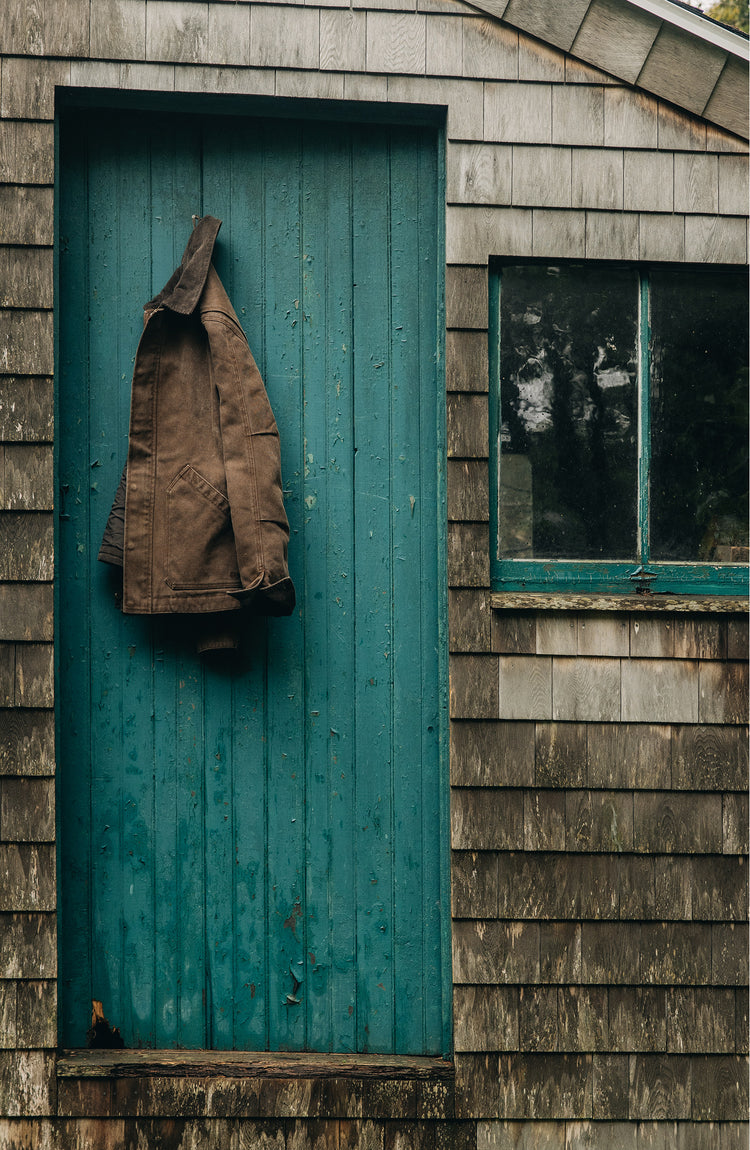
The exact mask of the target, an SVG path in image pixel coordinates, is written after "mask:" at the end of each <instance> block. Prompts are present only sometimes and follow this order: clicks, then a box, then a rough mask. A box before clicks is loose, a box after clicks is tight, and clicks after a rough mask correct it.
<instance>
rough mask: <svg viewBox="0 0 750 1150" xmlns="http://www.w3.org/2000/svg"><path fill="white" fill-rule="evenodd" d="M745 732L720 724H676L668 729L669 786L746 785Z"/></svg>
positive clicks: (732, 787) (716, 787)
mask: <svg viewBox="0 0 750 1150" xmlns="http://www.w3.org/2000/svg"><path fill="white" fill-rule="evenodd" d="M747 772H748V748H747V737H746V732H745V731H743V730H742V729H740V728H735V729H733V728H732V727H720V726H676V727H674V728H673V731H672V786H673V787H675V788H677V789H680V790H701V791H705V790H718V791H721V790H728V791H730V790H739V791H743V790H745V789H746V788H747Z"/></svg>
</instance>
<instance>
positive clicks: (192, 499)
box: [165, 463, 241, 591]
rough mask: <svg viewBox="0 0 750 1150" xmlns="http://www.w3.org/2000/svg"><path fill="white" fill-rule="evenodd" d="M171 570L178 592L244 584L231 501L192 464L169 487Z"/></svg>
mask: <svg viewBox="0 0 750 1150" xmlns="http://www.w3.org/2000/svg"><path fill="white" fill-rule="evenodd" d="M166 566H167V575H166V579H165V582H166V583H167V585H168V586H169V587H171V588H172V589H173V590H174V591H203V590H206V589H208V588H214V589H222V588H223V589H226V590H228V591H236V590H237V589H238V588H239V587H240V585H241V584H240V574H239V569H238V566H237V552H236V548H235V544H234V533H233V531H232V519H231V515H230V509H229V501H228V499H227V498H226V496H225V495H223V494H222V492H221V491H219V490H218V488H216V487H214V486H213V484H212V483H209V482H208V480H207V479H204V478H203V476H202V475H201V474H200V473H199V472H198V471H196V470H195V468H194V467H192V466H191V465H190V464H189V463H188V464H186V465H185V467H183V468H182V470H181V471H179V472H178V473H177V475H176V476H175V477H174V479H173V480H172V482H171V483H170V485H169V487H168V488H167V555H166Z"/></svg>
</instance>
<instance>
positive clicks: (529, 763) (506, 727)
mask: <svg viewBox="0 0 750 1150" xmlns="http://www.w3.org/2000/svg"><path fill="white" fill-rule="evenodd" d="M533 780H534V724H533V723H502V722H498V721H494V722H479V723H477V722H471V723H451V782H452V783H453V785H454V786H496V787H501V786H514V787H519V786H520V787H523V786H531V784H532V783H533Z"/></svg>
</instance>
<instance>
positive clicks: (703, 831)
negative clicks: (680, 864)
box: [633, 791, 722, 854]
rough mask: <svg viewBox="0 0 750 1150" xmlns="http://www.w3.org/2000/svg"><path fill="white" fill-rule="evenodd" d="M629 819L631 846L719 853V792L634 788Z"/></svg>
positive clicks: (682, 851)
mask: <svg viewBox="0 0 750 1150" xmlns="http://www.w3.org/2000/svg"><path fill="white" fill-rule="evenodd" d="M633 820H634V837H633V848H634V850H637V851H650V852H652V853H673V854H674V853H676V854H693V853H696V852H697V853H708V854H720V853H721V841H722V808H721V795H718V794H708V795H701V796H700V797H697V796H694V795H691V794H679V793H675V792H674V791H637V792H636V793H635V794H634V795H633Z"/></svg>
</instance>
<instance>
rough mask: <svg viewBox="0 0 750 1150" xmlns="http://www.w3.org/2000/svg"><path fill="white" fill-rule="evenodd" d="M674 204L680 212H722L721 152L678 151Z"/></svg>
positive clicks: (675, 165) (675, 169) (675, 161)
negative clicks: (720, 199) (713, 154)
mask: <svg viewBox="0 0 750 1150" xmlns="http://www.w3.org/2000/svg"><path fill="white" fill-rule="evenodd" d="M731 158H732V159H734V158H735V157H731ZM674 208H675V211H676V212H705V213H706V214H713V213H714V212H718V210H719V157H718V156H711V155H701V154H700V153H690V152H677V153H676V154H675V157H674ZM660 210H662V211H663V210H666V209H660Z"/></svg>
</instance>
